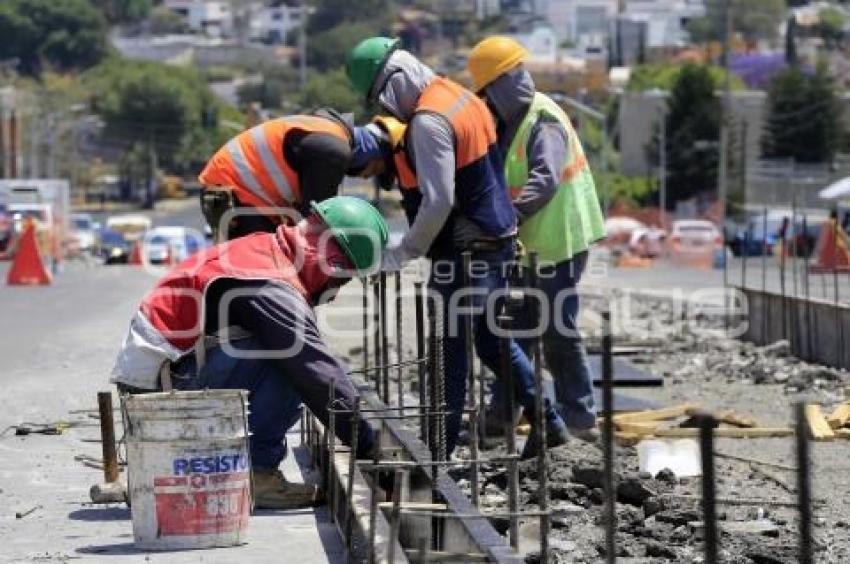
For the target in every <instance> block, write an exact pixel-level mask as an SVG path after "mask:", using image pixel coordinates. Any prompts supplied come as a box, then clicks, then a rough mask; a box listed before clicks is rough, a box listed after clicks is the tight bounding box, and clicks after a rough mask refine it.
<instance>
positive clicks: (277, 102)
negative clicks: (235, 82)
mask: <svg viewBox="0 0 850 564" xmlns="http://www.w3.org/2000/svg"><path fill="white" fill-rule="evenodd" d="M283 92H284V84H283V82H282V81H281V80H280V79H279V78H274V77H265V78H263V80H260V81H259V82H246V83H244V84H242V85H240V86H239V88H238V89H237V90H236V96H237V97H238V98H239V106H240V107H246V106H248V105H250V104H252V103H254V102H258V103H259V104H260V106H262V107H264V108H280V107H281V103H282V101H283Z"/></svg>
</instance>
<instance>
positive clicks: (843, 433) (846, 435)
mask: <svg viewBox="0 0 850 564" xmlns="http://www.w3.org/2000/svg"><path fill="white" fill-rule="evenodd" d="M835 436H836V437H838V438H839V439H850V429H836V430H835Z"/></svg>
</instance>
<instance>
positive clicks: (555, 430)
mask: <svg viewBox="0 0 850 564" xmlns="http://www.w3.org/2000/svg"><path fill="white" fill-rule="evenodd" d="M568 440H569V434H568V433H567V426H566V424H565V423H564V421H563V419H561V418H560V417H559V416H557V415H556V416H554V418H552V419H549V420H548V421H547V422H546V446H547V447H548V448H553V447H556V446H561V445H563V444H566V443H567V441H568ZM538 443H539V434H538V433H537V432H536V430H535V429H532V430H531V434H529V435H528V440H527V441H526V442H525V447H523V449H522V454H521V455H520V458H521V459H523V460H528V459H529V458H534V457H535V456H537V445H538Z"/></svg>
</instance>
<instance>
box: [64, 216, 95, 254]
mask: <svg viewBox="0 0 850 564" xmlns="http://www.w3.org/2000/svg"><path fill="white" fill-rule="evenodd" d="M70 238H71V239H73V241H74V245H75V248H76V249H77V250H79V251H83V252H90V253H91V252H94V251H95V247H96V246H97V231H96V230H95V223H94V219H92V216H91V215H90V214H87V213H74V214H71V235H70Z"/></svg>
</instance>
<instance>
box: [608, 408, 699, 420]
mask: <svg viewBox="0 0 850 564" xmlns="http://www.w3.org/2000/svg"><path fill="white" fill-rule="evenodd" d="M695 409H699V406H697V405H696V404H693V403H683V404H681V405H674V406H672V407H665V408H662V409H650V410H648V411H635V412H632V413H621V414H618V415H615V416H614V423H617V424H619V423H626V422H628V423H641V422H647V421H664V420H665V419H675V418H676V417H681V416H682V415H686V414H687V413H688V412H689V411H693V410H695Z"/></svg>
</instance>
